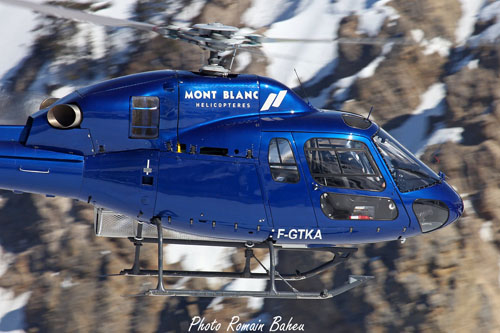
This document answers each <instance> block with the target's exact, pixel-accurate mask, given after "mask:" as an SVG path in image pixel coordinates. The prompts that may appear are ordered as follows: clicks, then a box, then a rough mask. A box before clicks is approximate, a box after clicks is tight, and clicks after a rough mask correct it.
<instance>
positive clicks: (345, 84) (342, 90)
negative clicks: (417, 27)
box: [310, 43, 393, 107]
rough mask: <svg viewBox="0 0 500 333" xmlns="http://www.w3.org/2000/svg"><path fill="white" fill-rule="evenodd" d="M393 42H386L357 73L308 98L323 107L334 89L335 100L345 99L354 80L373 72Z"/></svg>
mask: <svg viewBox="0 0 500 333" xmlns="http://www.w3.org/2000/svg"><path fill="white" fill-rule="evenodd" d="M392 46H393V43H387V44H385V45H384V46H383V48H382V53H381V54H380V55H379V56H378V57H376V58H375V59H373V60H372V62H370V63H369V64H368V65H367V66H366V67H364V68H362V69H361V70H360V71H359V72H358V73H356V74H354V75H351V76H348V77H345V78H342V79H340V80H338V81H337V82H335V83H334V84H333V85H331V86H330V87H328V88H326V89H323V90H322V91H321V93H320V94H319V96H317V97H313V98H310V101H311V103H312V104H313V105H314V106H317V107H324V106H325V104H326V103H327V102H328V100H329V98H330V96H331V93H332V91H334V90H336V89H338V90H337V91H335V94H334V95H333V97H334V100H335V101H345V100H346V99H347V97H348V96H349V91H350V89H351V87H352V85H353V84H354V83H355V82H356V80H357V79H364V78H368V77H370V76H373V75H374V74H375V71H376V70H377V68H378V66H379V65H380V63H382V61H384V60H385V58H386V56H387V54H388V53H389V52H390V51H391V50H392Z"/></svg>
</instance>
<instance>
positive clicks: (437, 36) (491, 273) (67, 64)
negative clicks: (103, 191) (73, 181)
mask: <svg viewBox="0 0 500 333" xmlns="http://www.w3.org/2000/svg"><path fill="white" fill-rule="evenodd" d="M38 2H41V1H40V0H38ZM49 3H51V4H57V5H61V6H67V7H70V8H74V9H79V10H85V11H89V12H95V13H97V14H100V15H106V16H112V17H117V18H126V19H132V20H137V21H144V22H149V23H154V24H178V25H190V24H194V23H206V22H222V23H224V24H228V25H233V26H237V27H246V28H248V29H251V30H256V31H258V32H262V33H265V34H266V35H267V36H271V37H288V38H332V39H335V38H338V37H344V38H365V37H369V38H375V40H377V41H379V42H377V43H374V44H369V45H367V44H349V43H340V44H339V43H337V42H333V43H280V44H271V45H266V46H264V47H263V48H262V49H260V50H259V51H257V52H252V53H247V52H240V53H239V54H238V55H237V57H236V62H235V65H234V67H233V71H234V72H238V73H255V74H259V75H265V76H270V77H272V78H275V79H277V80H280V81H281V82H283V83H285V84H287V85H288V86H290V87H297V86H298V81H297V78H296V76H295V74H294V71H293V70H294V68H296V70H297V72H298V74H299V75H300V77H301V80H302V82H303V84H304V88H305V89H304V90H305V92H306V94H307V98H308V99H309V100H310V102H311V103H312V104H313V105H314V106H316V107H318V108H327V109H328V108H329V109H332V108H341V109H343V110H347V111H352V112H357V113H360V114H367V113H368V111H369V109H370V107H371V106H373V107H374V111H373V113H372V116H371V117H372V118H373V119H374V120H375V121H377V122H378V123H379V124H380V125H382V126H383V127H384V128H386V129H387V130H389V131H390V132H391V133H392V134H393V135H394V136H395V137H396V138H398V139H399V140H400V141H401V142H402V143H403V144H404V145H406V146H407V147H408V148H409V149H410V150H411V151H412V152H414V153H416V154H417V155H418V156H419V157H421V159H422V160H424V161H425V162H426V163H427V164H428V165H429V166H430V167H432V168H433V169H434V170H436V171H440V170H441V171H443V172H445V173H446V175H447V176H448V177H449V182H450V183H451V184H452V185H453V186H454V187H455V188H456V189H457V190H458V191H459V193H460V194H461V195H462V197H463V199H464V203H465V216H464V217H463V218H462V219H461V220H460V221H458V222H457V223H454V224H452V225H451V226H449V227H447V228H445V229H442V230H439V231H436V232H433V233H431V234H426V235H422V236H419V237H416V238H412V239H408V240H407V241H406V243H404V244H401V243H400V242H387V243H379V244H367V245H361V246H360V247H359V251H358V252H357V253H356V255H355V258H353V259H352V260H350V261H349V262H348V263H347V264H346V265H343V266H342V267H338V268H337V269H336V270H335V271H334V272H328V273H325V274H323V275H322V276H320V277H318V278H315V279H314V280H311V281H308V282H302V283H298V284H297V285H298V287H300V288H302V289H304V290H318V289H322V288H324V287H331V286H332V285H333V284H335V283H341V282H343V281H344V280H345V278H346V276H347V275H348V274H363V275H374V276H375V279H374V280H372V281H371V282H369V283H367V284H366V285H364V286H362V287H357V288H355V289H354V290H352V291H350V292H348V293H345V294H343V295H341V296H338V297H335V298H333V299H329V300H325V301H280V300H265V301H263V300H258V299H220V298H215V299H212V298H207V299H196V298H150V297H149V298H148V297H136V298H131V297H122V296H123V295H130V294H135V293H137V292H139V291H141V290H144V289H148V288H151V287H154V286H155V279H154V278H153V279H148V278H146V279H141V278H132V277H130V278H125V277H114V278H106V277H102V274H108V273H117V272H119V271H120V270H121V269H122V268H128V267H130V266H131V263H132V260H133V247H132V246H131V244H130V243H129V242H128V241H126V240H120V239H107V238H97V237H95V236H94V231H93V228H92V218H93V209H92V207H90V206H89V205H87V204H85V203H81V202H74V201H72V200H70V199H65V198H45V197H43V196H37V195H28V194H22V195H19V194H13V193H11V192H0V332H22V331H26V332H69V331H71V332H90V331H91V332H156V331H158V332H186V331H187V329H188V326H189V323H190V321H191V318H192V317H193V316H204V317H205V318H206V321H211V320H213V319H217V321H218V322H222V323H227V322H229V321H230V320H231V317H232V316H234V315H239V316H240V317H241V321H243V322H249V321H252V320H254V321H258V320H261V321H262V322H269V321H270V320H272V317H273V316H275V315H281V316H283V317H285V319H288V318H289V317H292V316H293V317H294V321H296V322H300V323H304V324H305V329H306V331H307V332H359V331H369V332H420V331H428V332H471V331H477V332H499V331H500V316H499V314H500V172H499V170H500V130H499V128H500V1H491V0H440V1H433V0H418V1H406V0H337V1H333V0H297V1H289V0H276V1H268V0H242V1H231V0H213V1H210V0H208V1H207V0H150V1H142V0H120V1H118V0H113V1H93V0H83V1H49ZM390 37H398V38H399V40H398V41H399V42H394V41H392V40H390V39H389V40H388V39H387V38H390ZM372 40H373V39H372ZM401 41H404V42H401ZM0 45H1V48H2V49H1V51H0V120H1V122H2V123H4V124H20V123H21V124H22V123H24V122H25V120H26V116H27V115H28V114H30V113H33V112H35V111H36V110H37V109H38V105H39V103H40V102H41V101H42V100H43V99H44V98H45V97H48V96H54V97H61V96H63V95H65V94H67V93H69V92H71V91H72V90H73V89H75V88H78V87H81V86H85V85H89V84H92V83H96V82H98V81H102V80H105V79H108V78H112V77H117V76H122V75H126V74H131V73H136V72H140V71H149V70H157V69H185V70H195V71H196V70H198V68H199V67H200V64H201V63H202V62H203V56H202V53H201V52H200V51H199V49H198V48H197V47H195V46H191V45H185V44H183V43H180V42H176V41H171V40H166V39H162V38H161V37H158V36H157V35H154V34H152V33H145V32H139V31H134V30H130V29H111V28H104V27H99V26H95V25H91V24H86V23H75V22H69V21H67V20H63V19H58V18H54V17H47V16H44V15H39V14H36V13H33V12H30V11H28V10H23V9H19V8H14V7H8V6H5V5H0ZM298 92H299V93H300V94H302V90H300V89H298ZM111 130H112V129H111ZM143 253H144V255H143V261H142V265H143V267H151V268H155V267H156V266H155V262H156V252H155V247H154V246H152V245H149V246H148V245H146V246H144V248H143ZM261 254H262V253H261ZM165 256H166V258H165V259H166V262H167V264H168V265H169V266H168V267H169V268H184V269H225V270H229V271H231V270H234V269H237V268H240V267H241V264H242V260H243V257H242V254H241V253H236V252H235V251H228V250H222V249H217V248H210V249H203V248H201V249H200V248H191V247H182V246H173V245H169V246H166V248H165ZM261 257H262V255H261ZM263 258H264V259H265V256H264V257H263ZM318 259H319V258H318ZM309 261H310V258H306V257H303V255H289V256H286V257H284V256H280V258H279V268H282V269H287V268H288V269H292V268H294V267H295V265H296V264H297V263H298V264H299V265H300V264H302V263H305V262H309ZM166 281H167V282H168V284H169V285H172V284H176V286H177V287H181V286H184V287H187V288H233V289H238V288H245V287H248V288H261V289H262V288H265V285H252V286H246V285H245V284H244V283H241V282H240V283H234V282H231V281H230V280H221V279H216V280H210V279H209V280H203V279H201V280H194V279H188V278H185V279H181V280H180V281H179V280H175V279H173V280H169V279H167V280H166ZM223 327H224V328H225V326H224V325H223ZM268 327H269V326H268Z"/></svg>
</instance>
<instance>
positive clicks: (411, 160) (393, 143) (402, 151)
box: [373, 129, 440, 192]
mask: <svg viewBox="0 0 500 333" xmlns="http://www.w3.org/2000/svg"><path fill="white" fill-rule="evenodd" d="M373 141H374V142H375V144H376V145H377V147H378V149H379V151H380V154H381V155H382V157H383V159H384V161H385V164H386V165H387V167H388V168H389V170H390V172H391V175H392V177H393V178H394V181H395V182H396V185H397V186H398V188H399V190H400V191H401V192H410V191H415V190H418V189H421V188H424V187H428V186H431V185H434V184H436V183H438V182H440V178H439V176H438V175H436V173H435V172H434V171H432V170H431V169H430V168H429V167H428V166H426V165H425V164H424V163H422V162H421V161H420V160H419V159H417V158H416V157H415V156H414V155H413V154H412V153H410V152H409V151H408V150H407V149H406V148H404V147H403V146H402V145H401V144H400V143H399V142H398V141H397V140H396V139H394V138H393V137H392V136H390V135H389V133H387V132H386V131H384V130H383V129H380V130H379V131H378V132H377V134H375V135H374V136H373Z"/></svg>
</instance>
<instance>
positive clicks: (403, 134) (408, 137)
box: [391, 83, 446, 153]
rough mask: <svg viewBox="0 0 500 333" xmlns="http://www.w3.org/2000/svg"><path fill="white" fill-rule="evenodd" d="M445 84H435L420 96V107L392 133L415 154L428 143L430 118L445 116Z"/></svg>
mask: <svg viewBox="0 0 500 333" xmlns="http://www.w3.org/2000/svg"><path fill="white" fill-rule="evenodd" d="M445 95H446V86H445V84H444V83H434V84H433V85H431V86H430V87H429V88H428V89H427V91H426V92H425V93H423V94H422V95H421V96H420V100H421V102H420V105H419V106H418V107H417V108H416V109H415V110H414V111H413V112H412V116H411V117H410V118H409V119H408V120H407V121H405V122H404V123H403V124H402V125H401V126H400V127H398V128H396V129H394V130H392V131H391V135H392V136H394V137H395V138H396V139H397V140H399V142H401V143H402V144H403V145H404V146H405V147H406V148H408V150H410V151H411V152H413V153H416V152H418V151H419V150H420V149H421V148H423V147H425V145H426V143H427V141H428V125H429V124H428V122H429V120H428V118H429V117H431V116H441V115H443V114H444V111H445V109H444V98H445Z"/></svg>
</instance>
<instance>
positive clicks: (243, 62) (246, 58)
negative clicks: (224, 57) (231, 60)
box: [234, 52, 252, 73]
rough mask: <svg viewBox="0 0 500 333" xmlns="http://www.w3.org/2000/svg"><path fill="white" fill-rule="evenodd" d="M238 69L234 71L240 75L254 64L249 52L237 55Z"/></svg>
mask: <svg viewBox="0 0 500 333" xmlns="http://www.w3.org/2000/svg"><path fill="white" fill-rule="evenodd" d="M235 61H236V67H235V68H234V71H235V72H236V73H240V72H241V71H242V70H244V69H245V68H247V66H248V65H250V63H251V62H252V55H251V54H250V53H249V52H241V53H238V54H237V55H236V59H235Z"/></svg>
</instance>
